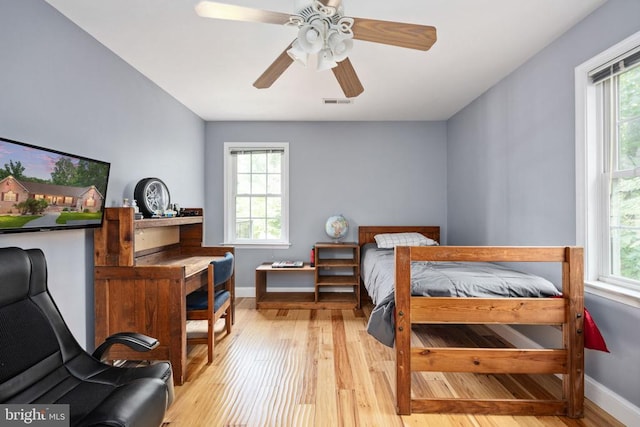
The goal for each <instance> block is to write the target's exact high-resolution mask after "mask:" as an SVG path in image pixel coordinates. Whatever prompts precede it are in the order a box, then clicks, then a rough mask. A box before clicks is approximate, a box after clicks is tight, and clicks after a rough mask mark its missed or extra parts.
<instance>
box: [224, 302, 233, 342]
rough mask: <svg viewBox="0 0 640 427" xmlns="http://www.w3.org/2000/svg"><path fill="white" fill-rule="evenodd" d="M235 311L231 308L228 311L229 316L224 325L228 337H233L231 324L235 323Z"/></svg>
mask: <svg viewBox="0 0 640 427" xmlns="http://www.w3.org/2000/svg"><path fill="white" fill-rule="evenodd" d="M232 310H233V309H232V308H231V307H229V308H228V309H227V314H226V316H225V317H224V324H225V326H226V327H227V335H231V324H232V323H233V318H232V317H231V311H232Z"/></svg>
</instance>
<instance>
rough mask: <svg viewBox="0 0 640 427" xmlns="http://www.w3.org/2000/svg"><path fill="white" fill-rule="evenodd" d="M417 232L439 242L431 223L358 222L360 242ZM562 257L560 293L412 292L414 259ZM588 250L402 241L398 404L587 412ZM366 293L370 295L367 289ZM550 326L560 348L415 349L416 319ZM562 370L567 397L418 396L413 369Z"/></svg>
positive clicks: (407, 410)
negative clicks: (458, 294) (548, 295)
mask: <svg viewBox="0 0 640 427" xmlns="http://www.w3.org/2000/svg"><path fill="white" fill-rule="evenodd" d="M400 232H419V233H422V234H423V235H425V236H427V237H429V238H431V239H433V240H436V241H438V242H439V241H440V228H439V227H431V226H426V227H422V226H418V227H407V226H361V227H359V232H358V238H359V239H358V240H359V244H360V246H361V247H362V246H363V245H364V244H366V243H370V242H375V240H374V236H375V235H376V234H380V233H400ZM427 260H428V261H485V262H559V263H561V264H562V294H563V296H562V298H452V297H444V298H439V297H438V298H434V297H419V296H412V295H411V262H412V261H427ZM583 274H584V273H583V251H582V248H578V247H512V246H509V247H489V246H482V247H471V246H423V247H397V248H396V252H395V278H396V279H395V283H396V286H395V304H396V307H395V334H396V336H395V338H396V341H395V348H396V410H397V412H398V414H400V415H408V414H411V413H412V412H415V413H468V414H500V415H533V416H544V415H559V416H568V417H571V418H579V417H582V416H583V411H584V334H583V323H584V315H583V313H584V282H583ZM362 294H364V295H366V292H363V293H362ZM429 323H430V324H505V325H517V324H526V325H553V326H559V327H560V328H561V329H562V348H559V349H558V348H543V349H539V348H538V349H520V348H516V349H514V348H450V347H431V348H425V347H412V346H411V329H412V328H411V326H412V325H413V324H429ZM417 371H423V372H424V371H430V372H470V373H477V374H561V376H562V396H561V398H559V399H557V400H553V399H521V398H511V399H469V398H464V399H460V398H413V397H412V396H411V375H412V372H417Z"/></svg>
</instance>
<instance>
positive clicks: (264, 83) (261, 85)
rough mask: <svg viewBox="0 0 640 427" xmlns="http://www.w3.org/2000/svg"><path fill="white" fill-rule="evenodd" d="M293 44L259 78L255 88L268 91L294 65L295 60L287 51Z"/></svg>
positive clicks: (254, 84)
mask: <svg viewBox="0 0 640 427" xmlns="http://www.w3.org/2000/svg"><path fill="white" fill-rule="evenodd" d="M291 44H293V42H291ZM291 44H290V45H289V46H287V48H286V49H285V50H284V51H283V52H282V53H281V54H280V56H278V57H277V58H276V60H275V61H273V63H271V65H269V68H267V69H266V70H265V72H264V73H262V75H261V76H260V77H258V80H256V81H255V82H254V83H253V86H254V87H256V88H258V89H266V88H269V87H271V85H272V84H273V83H274V82H275V81H276V80H278V77H280V76H281V75H282V73H284V72H285V71H286V70H287V68H289V66H290V65H291V64H292V63H293V58H291V57H290V56H289V54H288V53H287V51H288V50H289V49H291Z"/></svg>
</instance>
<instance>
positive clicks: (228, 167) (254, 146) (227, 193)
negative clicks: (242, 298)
mask: <svg viewBox="0 0 640 427" xmlns="http://www.w3.org/2000/svg"><path fill="white" fill-rule="evenodd" d="M269 149H275V150H284V153H283V155H282V218H281V224H282V236H281V238H280V239H279V240H253V239H237V238H236V235H235V233H236V229H235V223H236V221H235V209H236V207H235V185H236V175H235V174H236V171H235V166H234V165H235V162H234V161H233V157H232V154H231V152H232V151H237V150H269ZM224 242H225V244H229V245H233V246H235V247H244V248H260V249H262V248H264V249H286V248H288V247H289V246H291V243H290V242H289V143H288V142H225V143H224Z"/></svg>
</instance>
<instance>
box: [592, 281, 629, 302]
mask: <svg viewBox="0 0 640 427" xmlns="http://www.w3.org/2000/svg"><path fill="white" fill-rule="evenodd" d="M585 291H586V292H588V293H590V294H592V295H597V296H599V297H602V298H607V299H609V300H611V301H616V302H619V303H621V304H625V305H628V306H631V307H635V308H640V291H635V290H633V289H627V288H624V287H622V286H616V285H612V284H610V283H605V282H599V281H595V280H593V281H585Z"/></svg>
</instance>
